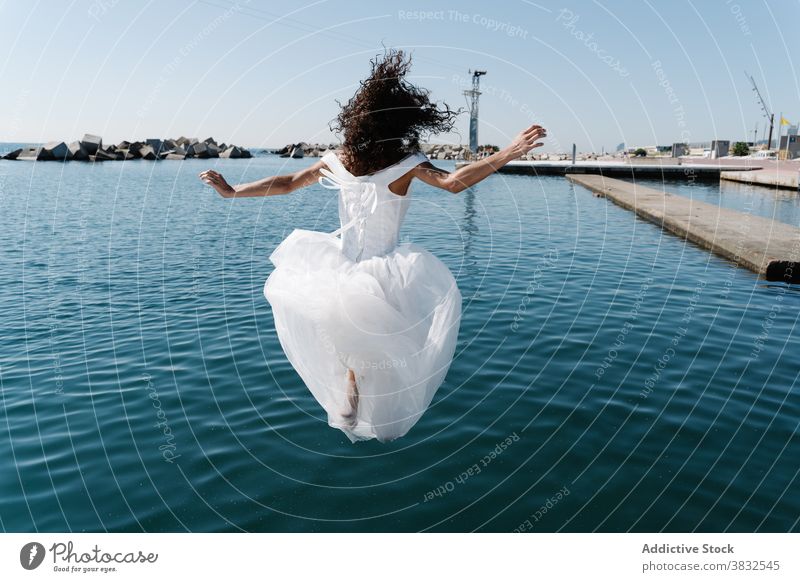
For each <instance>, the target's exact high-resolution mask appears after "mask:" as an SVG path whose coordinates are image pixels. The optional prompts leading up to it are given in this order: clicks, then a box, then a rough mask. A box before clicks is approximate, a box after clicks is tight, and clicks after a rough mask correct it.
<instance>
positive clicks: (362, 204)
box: [319, 152, 428, 261]
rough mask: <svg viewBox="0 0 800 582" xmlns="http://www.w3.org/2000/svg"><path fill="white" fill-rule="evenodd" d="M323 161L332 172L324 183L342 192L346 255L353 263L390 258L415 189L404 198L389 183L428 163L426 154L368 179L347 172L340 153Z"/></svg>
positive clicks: (393, 166)
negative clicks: (388, 255)
mask: <svg viewBox="0 0 800 582" xmlns="http://www.w3.org/2000/svg"><path fill="white" fill-rule="evenodd" d="M322 161H323V162H325V164H326V165H327V166H328V168H330V170H326V169H324V168H323V169H322V173H323V174H324V175H325V177H323V178H320V179H319V181H320V184H322V185H323V186H325V187H326V188H332V189H337V190H339V221H340V223H341V227H340V228H339V229H338V230H337V231H335V233H334V234H339V233H341V237H342V252H343V253H344V254H345V256H347V257H348V258H349V259H351V260H352V261H360V260H363V259H367V258H369V257H374V256H378V255H386V254H388V253H390V252H391V251H392V250H394V248H395V247H396V246H397V242H398V240H399V237H400V226H401V225H402V224H403V219H404V218H405V216H406V212H407V211H408V206H409V204H410V203H411V199H410V196H411V187H410V186H409V189H408V192H407V193H406V194H405V195H404V196H399V195H397V194H395V193H394V192H392V191H391V190H389V184H391V183H392V182H394V181H395V180H397V179H398V178H400V177H401V176H403V175H404V174H406V173H407V172H409V171H410V170H412V169H413V168H414V167H416V166H418V165H419V164H421V163H422V162H426V161H428V158H427V156H425V154H423V153H422V152H416V153H413V154H410V155H408V156H406V157H405V158H403V159H402V160H400V161H399V162H397V163H396V164H394V165H392V166H389V167H388V168H384V169H383V170H379V171H377V172H374V173H372V174H368V175H366V176H353V175H352V174H351V173H350V172H348V171H347V169H345V167H344V164H342V162H341V160H340V159H339V157H338V156H337V154H336V152H328V153H327V154H325V155H324V156H323V157H322Z"/></svg>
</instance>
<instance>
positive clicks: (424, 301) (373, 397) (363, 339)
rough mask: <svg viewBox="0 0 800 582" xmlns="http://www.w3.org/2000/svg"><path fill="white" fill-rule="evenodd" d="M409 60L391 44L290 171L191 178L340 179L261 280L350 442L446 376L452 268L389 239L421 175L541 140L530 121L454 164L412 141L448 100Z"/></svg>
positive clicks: (412, 410) (486, 167)
mask: <svg viewBox="0 0 800 582" xmlns="http://www.w3.org/2000/svg"><path fill="white" fill-rule="evenodd" d="M409 66H410V61H409V60H407V59H406V58H405V56H404V55H403V53H402V51H388V52H387V53H386V54H385V55H384V56H383V57H382V58H376V59H375V60H374V61H372V72H371V74H370V75H369V77H368V78H367V79H366V80H364V81H362V83H361V87H360V88H359V90H358V91H357V92H356V94H355V95H354V96H353V98H352V99H350V101H349V102H348V103H347V104H345V105H344V106H343V107H342V110H341V112H340V114H339V116H338V118H337V124H336V126H335V129H336V130H337V131H340V132H341V133H342V134H343V144H342V147H341V150H340V151H338V152H329V153H327V154H326V155H324V156H323V157H322V158H321V159H320V160H319V161H317V162H316V163H314V164H313V165H311V166H310V167H308V168H306V169H304V170H300V171H298V172H296V173H294V174H288V175H282V176H271V177H268V178H264V179H263V180H259V181H257V182H252V183H248V184H239V185H236V186H231V185H229V184H228V183H227V182H226V181H225V179H224V178H223V177H222V175H220V174H219V173H218V172H215V171H214V170H207V171H205V172H202V173H201V174H200V178H201V179H202V180H203V181H204V182H205V183H207V184H209V185H211V186H212V187H213V188H214V189H215V190H216V191H217V192H219V194H221V195H222V196H224V197H226V198H234V197H235V198H240V197H249V196H272V195H275V194H288V193H289V192H293V191H295V190H297V189H299V188H303V187H306V186H310V185H314V184H318V183H319V184H321V185H322V186H324V187H325V188H329V189H335V190H338V191H339V194H338V197H339V218H340V223H341V228H339V229H338V230H336V231H335V232H332V233H324V232H316V231H310V230H302V229H295V230H294V231H293V232H292V233H291V234H290V235H289V236H288V237H287V238H286V239H285V240H284V241H283V242H282V243H281V244H280V245H279V246H278V247H277V248H276V249H275V251H274V252H273V253H272V254H271V255H270V260H271V261H272V263H273V265H274V267H275V268H274V270H273V271H272V273H271V274H270V275H269V277H268V278H267V281H266V283H265V284H264V295H265V297H266V299H267V301H268V302H269V303H270V305H271V306H272V311H273V315H274V320H275V328H276V331H277V334H278V339H279V340H280V343H281V346H282V347H283V350H284V352H285V354H286V357H287V358H288V360H289V362H290V363H291V364H292V366H293V367H294V369H295V370H296V371H297V373H298V374H299V376H300V378H301V379H302V380H303V382H304V383H305V385H306V386H307V387H308V389H309V390H310V391H311V393H312V394H313V396H314V398H315V399H316V400H317V402H319V404H320V405H321V406H322V407H323V408H324V409H325V411H326V412H327V415H328V424H329V425H330V426H333V427H335V428H338V429H340V430H342V431H343V432H344V433H345V434H346V435H347V437H348V438H349V439H350V440H351V441H352V442H355V441H357V440H365V439H371V438H376V439H378V440H379V441H382V442H385V441H391V440H394V439H396V438H399V437H401V436H403V435H405V434H406V433H407V432H408V430H409V429H410V428H411V427H412V426H413V425H414V424H415V423H416V422H417V420H419V418H420V417H421V416H422V414H423V412H425V410H426V409H427V408H428V405H429V404H430V402H431V400H432V399H433V396H434V394H435V393H436V390H437V389H438V388H439V386H440V385H441V383H442V382H443V381H444V378H445V375H446V374H447V371H448V369H449V367H450V363H451V362H452V359H453V354H454V351H455V345H456V339H457V336H458V329H459V324H460V321H461V294H460V292H459V290H458V287H457V285H456V282H455V279H454V278H453V276H452V274H451V273H450V271H449V269H448V268H447V267H446V266H445V265H444V264H443V263H442V262H441V261H440V260H439V259H437V258H436V257H435V256H433V255H432V254H431V253H430V252H428V251H427V250H425V249H424V248H422V247H420V246H419V245H416V244H413V243H398V239H399V231H400V226H401V224H402V222H403V219H404V217H405V214H406V211H407V210H408V206H409V204H410V202H411V199H410V190H409V188H410V186H411V184H412V182H413V181H414V180H415V179H417V180H420V181H422V182H424V183H426V184H429V185H431V186H434V187H436V188H441V189H442V190H446V191H448V192H452V193H457V192H461V191H462V190H464V189H465V188H468V187H470V186H472V185H473V184H476V183H477V182H479V181H481V180H483V179H484V178H486V177H487V176H489V175H490V174H492V173H493V172H495V171H496V170H497V169H498V168H500V167H502V166H503V165H505V164H506V163H508V162H509V161H511V160H514V159H517V158H519V157H521V156H522V155H524V154H526V153H527V152H529V151H530V150H531V149H533V148H535V147H538V146H540V145H542V144H541V143H540V142H538V141H537V140H539V139H541V138H543V137H545V136H546V132H545V130H544V129H543V128H542V127H541V126H538V125H533V126H531V127H529V128H527V129H525V130H524V131H522V132H521V133H520V134H519V135H518V136H517V138H516V139H515V140H514V141H513V142H512V143H511V144H510V145H509V146H508V147H506V148H504V149H502V150H500V151H499V152H497V153H495V154H493V155H491V156H489V157H486V158H483V159H481V160H479V161H476V162H474V163H472V164H469V165H468V166H465V167H463V168H461V169H459V170H457V171H455V172H453V173H448V172H446V171H444V170H441V169H439V168H436V167H435V166H433V165H432V164H431V163H430V161H429V160H428V158H427V157H426V156H425V155H424V154H422V153H421V152H420V151H419V139H420V136H421V135H423V134H426V135H428V134H434V133H441V132H447V131H449V130H450V129H452V127H453V124H454V122H455V117H456V115H457V114H456V113H455V112H453V111H452V110H450V108H449V107H447V106H446V104H445V106H444V108H443V109H441V108H439V107H437V106H436V105H435V104H433V103H431V101H430V100H429V98H428V92H427V91H426V90H424V89H420V88H417V87H415V86H413V85H411V84H410V83H409V82H408V81H406V79H405V75H406V73H407V72H408V69H409Z"/></svg>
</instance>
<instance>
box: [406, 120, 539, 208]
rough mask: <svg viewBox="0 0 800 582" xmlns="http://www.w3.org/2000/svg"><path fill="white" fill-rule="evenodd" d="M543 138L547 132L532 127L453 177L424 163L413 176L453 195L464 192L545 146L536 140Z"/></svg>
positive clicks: (453, 174) (537, 127)
mask: <svg viewBox="0 0 800 582" xmlns="http://www.w3.org/2000/svg"><path fill="white" fill-rule="evenodd" d="M544 137H547V130H545V129H544V128H543V127H542V126H540V125H532V126H530V127H529V128H528V129H526V130H524V131H522V132H521V133H520V134H519V135H518V136H517V137H516V139H514V141H513V142H511V145H509V146H508V147H505V148H503V149H502V150H500V151H499V152H496V153H494V154H492V155H491V156H489V157H486V158H483V159H482V160H478V161H477V162H472V163H471V164H468V165H466V166H464V167H463V168H460V169H458V170H456V171H455V172H453V173H452V174H451V173H450V172H446V171H445V170H442V169H441V168H437V167H436V166H434V165H433V164H431V163H425V164H420V165H419V166H417V167H416V168H415V169H414V171H413V176H414V178H419V179H420V180H422V181H423V182H425V183H426V184H430V185H431V186H435V187H437V188H441V189H442V190H447V191H448V192H453V193H457V192H461V191H462V190H466V189H467V188H469V187H470V186H473V185H474V184H477V183H478V182H480V181H481V180H483V179H484V178H486V177H487V176H490V175H491V174H493V173H494V172H496V171H497V170H499V169H500V168H502V167H503V166H505V165H506V164H507V163H508V162H510V161H512V160H516V159H517V158H520V157H522V156H524V155H525V154H526V153H528V152H529V151H530V150H532V149H534V148H538V147H540V146H542V145H544V144H542V143H541V142H538V143H537V141H536V140H538V139H541V138H544Z"/></svg>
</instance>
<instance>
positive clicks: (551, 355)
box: [0, 157, 800, 531]
mask: <svg viewBox="0 0 800 582" xmlns="http://www.w3.org/2000/svg"><path fill="white" fill-rule="evenodd" d="M306 163H308V162H307V161H289V162H288V163H287V162H286V161H285V160H280V159H277V158H273V157H265V158H255V159H252V160H224V161H223V160H220V161H213V162H211V163H209V162H206V161H199V160H195V161H187V162H186V163H179V162H162V163H152V162H141V161H137V162H128V163H124V164H123V163H106V164H98V165H89V164H79V163H68V164H58V163H36V164H34V163H23V162H0V208H2V212H0V321H2V335H1V336H0V463H2V465H0V466H1V467H2V476H0V528H2V529H3V530H7V531H62V530H72V531H86V530H89V531H106V530H108V531H186V530H191V531H211V530H213V531H240V530H247V531H420V530H425V531H472V530H480V531H512V530H515V529H523V530H527V531H595V530H597V531H629V530H631V531H660V530H664V531H756V530H757V531H788V530H794V531H796V530H798V529H799V528H798V517H799V516H800V482H798V472H799V471H800V463H799V462H798V461H800V437H799V436H798V419H800V393H799V392H798V372H799V371H800V366H798V361H799V360H798V358H799V357H798V353H799V352H798V350H799V349H800V334H798V327H797V324H798V314H800V293H799V292H798V291H799V290H800V289H799V288H798V286H787V285H783V284H776V283H767V282H764V281H762V280H759V279H757V278H756V277H755V276H754V275H753V274H752V273H750V272H749V271H746V270H743V269H738V268H736V267H735V265H733V264H732V263H729V262H727V261H725V260H724V259H721V258H718V257H716V256H714V255H710V254H708V253H707V252H705V251H703V250H700V249H698V248H697V247H695V246H693V245H692V244H690V243H686V242H684V241H682V240H680V239H678V238H676V237H674V236H671V235H669V234H665V233H663V232H662V231H661V230H660V229H659V228H657V227H656V226H654V225H652V224H649V223H647V222H644V221H642V220H640V219H637V218H636V217H635V216H634V215H633V214H632V213H630V212H628V211H626V210H623V209H621V208H618V207H616V206H614V205H613V204H611V203H609V202H608V201H606V200H603V199H600V198H597V197H595V196H593V195H592V194H590V193H589V192H588V191H586V190H583V189H581V188H580V187H576V186H572V185H570V184H569V183H568V182H567V181H565V180H563V179H559V178H555V177H553V178H550V177H548V178H540V179H535V178H531V177H525V176H507V177H504V176H493V177H491V178H489V179H487V180H486V181H485V182H483V183H481V184H479V185H477V186H476V187H474V188H473V189H472V190H471V191H469V192H464V193H461V194H459V195H458V196H453V195H451V194H446V193H442V192H438V191H434V190H432V189H430V188H428V187H425V186H423V185H417V186H416V189H415V191H414V194H413V196H414V202H413V204H412V206H411V210H410V212H409V215H408V218H407V222H406V225H405V228H404V236H405V237H407V238H408V239H411V240H414V241H416V242H418V243H420V244H422V245H424V246H426V247H427V248H428V249H430V250H431V251H432V252H434V253H435V254H436V255H437V256H439V257H440V258H441V259H442V260H443V261H445V262H446V263H447V265H448V266H449V267H450V268H451V269H452V271H453V273H454V274H455V275H456V277H457V279H458V283H459V286H460V288H461V290H462V294H463V297H464V306H463V321H462V327H461V332H460V336H459V337H460V341H459V344H458V349H457V353H456V357H455V360H454V363H453V366H452V368H451V371H450V373H449V375H448V377H447V380H446V381H445V383H444V385H443V386H442V387H441V388H440V390H439V392H438V393H437V396H436V398H435V400H434V402H433V404H432V406H431V408H430V409H429V410H428V411H427V413H426V414H425V415H424V416H423V417H422V419H421V420H420V422H419V423H418V424H417V425H416V426H415V427H414V428H413V429H412V431H411V432H410V433H409V434H408V435H407V436H406V437H404V438H403V439H400V440H398V441H396V442H393V443H389V444H379V443H376V442H363V443H357V444H355V445H354V444H351V443H350V442H349V441H348V440H347V438H346V437H345V436H344V435H343V434H342V433H340V432H339V431H337V430H335V429H332V428H330V427H328V426H327V424H326V423H325V422H324V420H323V414H322V410H321V408H320V407H319V406H318V405H317V404H316V403H315V402H314V400H313V399H312V397H311V395H310V394H309V392H308V391H307V389H306V388H305V387H304V386H303V384H302V383H301V381H300V379H299V377H298V376H297V375H296V374H295V372H294V371H293V370H292V368H291V367H290V366H289V364H288V363H287V361H286V360H285V359H284V357H283V354H282V352H281V348H280V345H279V343H278V339H277V337H276V334H275V330H274V328H273V321H272V317H271V312H270V309H269V305H268V304H267V303H266V301H265V299H264V298H263V296H262V286H263V283H264V280H265V278H266V277H267V276H268V275H269V273H270V270H271V266H270V263H269V261H268V256H269V254H270V252H271V251H272V249H274V248H275V246H276V245H277V244H278V243H279V242H280V241H281V240H282V239H283V238H284V237H285V236H286V235H288V234H289V232H290V231H291V229H292V228H294V227H299V228H311V229H323V230H329V231H330V230H334V229H335V228H336V226H337V218H336V214H335V213H336V202H335V198H333V197H332V195H331V191H329V190H326V189H323V188H321V187H312V188H309V189H307V190H306V191H303V192H298V193H295V194H293V195H290V196H283V197H275V198H271V199H250V200H247V199H240V200H233V201H232V200H224V199H221V198H219V197H218V196H217V195H216V194H215V193H213V192H212V191H211V190H209V189H208V188H207V187H204V185H203V184H202V183H201V182H199V181H198V180H197V178H196V175H197V173H198V172H199V171H201V170H202V169H205V168H207V167H210V166H213V167H216V168H217V169H219V170H220V171H222V172H223V173H224V174H225V175H226V176H227V177H228V178H229V179H230V180H231V181H240V180H252V179H256V178H258V177H262V176H264V175H268V174H271V173H274V172H285V171H287V170H288V169H291V168H294V167H299V166H300V165H304V164H306ZM441 165H443V166H446V167H452V166H451V165H450V164H448V163H442V164H441ZM675 188H676V189H681V188H684V189H685V188H687V186H685V185H675ZM685 192H692V193H697V195H698V196H702V197H704V198H703V199H707V200H711V199H713V200H715V201H717V202H719V203H721V204H726V205H731V206H734V207H736V206H737V205H740V204H741V197H742V194H741V193H740V191H738V190H736V189H731V188H727V187H726V188H723V189H722V190H721V191H720V189H719V188H718V187H716V186H715V187H708V186H703V187H702V188H701V189H697V188H692V189H690V190H684V193H685ZM752 196H755V197H756V198H757V199H758V200H759V201H761V203H759V204H748V206H747V207H748V208H755V207H758V208H760V209H764V208H767V210H763V213H766V214H768V215H772V214H776V218H778V219H779V220H784V221H789V222H794V223H797V222H798V221H797V218H798V214H797V212H798V211H797V208H798V207H797V196H796V194H794V193H788V194H787V193H780V194H776V193H775V192H772V191H770V190H758V193H757V194H753V195H752ZM753 212H756V210H753ZM759 212H762V211H759Z"/></svg>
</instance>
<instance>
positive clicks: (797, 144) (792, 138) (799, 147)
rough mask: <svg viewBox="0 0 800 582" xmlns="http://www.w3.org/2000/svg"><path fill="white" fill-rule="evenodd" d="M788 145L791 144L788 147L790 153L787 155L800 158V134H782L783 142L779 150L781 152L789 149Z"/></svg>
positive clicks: (791, 157)
mask: <svg viewBox="0 0 800 582" xmlns="http://www.w3.org/2000/svg"><path fill="white" fill-rule="evenodd" d="M787 141H788V144H787ZM787 145H788V146H789V147H788V151H789V153H788V155H787V157H788V158H789V159H790V160H793V159H795V158H800V136H798V135H797V134H795V135H782V136H781V143H780V146H781V147H780V148H779V151H780V152H785V151H787V147H786V146H787Z"/></svg>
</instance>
